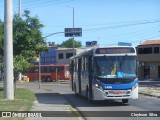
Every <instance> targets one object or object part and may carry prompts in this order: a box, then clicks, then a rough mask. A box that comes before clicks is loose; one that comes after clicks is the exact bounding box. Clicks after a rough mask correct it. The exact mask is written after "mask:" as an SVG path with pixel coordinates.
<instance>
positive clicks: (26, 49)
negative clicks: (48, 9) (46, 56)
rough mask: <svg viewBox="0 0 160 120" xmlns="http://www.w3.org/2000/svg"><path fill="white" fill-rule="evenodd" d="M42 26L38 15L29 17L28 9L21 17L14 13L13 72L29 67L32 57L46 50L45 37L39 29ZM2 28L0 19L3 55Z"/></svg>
mask: <svg viewBox="0 0 160 120" xmlns="http://www.w3.org/2000/svg"><path fill="white" fill-rule="evenodd" d="M43 27H44V25H43V24H41V23H40V20H39V19H38V16H34V17H31V16H30V11H29V10H25V11H24V14H23V15H22V17H20V16H19V15H18V14H14V17H13V54H14V71H15V72H19V71H20V72H22V71H24V70H25V69H26V68H27V67H29V65H30V64H29V63H31V60H32V58H33V57H35V56H36V57H37V56H39V55H40V54H41V53H42V52H44V51H47V50H48V48H47V45H46V43H45V39H44V38H43V37H42V32H41V29H42V28H43ZM3 28H4V23H3V22H2V21H1V20H0V55H3V35H4V29H3ZM1 66H3V65H1Z"/></svg>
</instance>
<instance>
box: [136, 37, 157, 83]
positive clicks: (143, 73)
mask: <svg viewBox="0 0 160 120" xmlns="http://www.w3.org/2000/svg"><path fill="white" fill-rule="evenodd" d="M137 58H138V61H139V66H138V77H139V78H140V79H154V80H155V79H156V80H160V40H147V41H145V42H143V43H142V44H140V45H138V46H137Z"/></svg>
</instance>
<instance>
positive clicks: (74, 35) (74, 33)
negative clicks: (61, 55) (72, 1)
mask: <svg viewBox="0 0 160 120" xmlns="http://www.w3.org/2000/svg"><path fill="white" fill-rule="evenodd" d="M66 7H68V8H71V9H72V10H73V15H72V16H73V18H72V19H73V29H74V7H70V6H66ZM73 34H75V31H73ZM74 36H75V35H73V56H74V55H75V52H74V50H75V49H74V48H75V42H74Z"/></svg>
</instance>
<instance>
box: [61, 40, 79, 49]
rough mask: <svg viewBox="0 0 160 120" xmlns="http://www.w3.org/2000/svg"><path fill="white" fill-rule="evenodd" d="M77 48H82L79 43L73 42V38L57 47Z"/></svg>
mask: <svg viewBox="0 0 160 120" xmlns="http://www.w3.org/2000/svg"><path fill="white" fill-rule="evenodd" d="M73 46H74V48H78V47H82V44H81V42H80V41H76V40H73V38H71V39H68V40H66V41H63V42H62V44H60V45H58V47H65V48H73Z"/></svg>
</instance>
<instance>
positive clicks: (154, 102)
mask: <svg viewBox="0 0 160 120" xmlns="http://www.w3.org/2000/svg"><path fill="white" fill-rule="evenodd" d="M41 87H42V88H44V89H48V90H52V91H54V92H57V93H60V94H62V95H64V96H65V98H66V99H67V100H69V102H70V103H71V104H72V105H73V107H75V108H76V109H77V110H78V111H80V113H81V114H82V115H83V116H84V118H85V119H87V120H97V119H98V120H107V119H109V120H117V119H118V120H124V119H126V120H130V119H138V120H139V119H140V120H143V119H144V120H151V119H152V120H159V119H160V117H139V118H137V117H135V116H136V115H137V114H139V113H140V114H142V115H145V114H146V113H143V112H144V111H149V112H147V116H148V114H150V113H151V115H152V113H155V112H154V111H159V112H160V98H155V97H149V96H144V95H139V99H138V100H130V101H129V103H128V104H123V103H122V102H121V101H105V102H104V101H99V102H96V103H93V104H92V103H89V102H88V101H87V100H86V99H85V98H83V97H81V96H76V95H74V92H73V91H71V89H70V86H69V84H52V83H43V84H42V85H41ZM103 111H105V112H103ZM106 111H109V112H110V111H111V112H112V111H114V112H112V117H109V116H108V115H107V114H106ZM123 111H128V112H124V113H123ZM114 113H115V114H114ZM121 114H122V117H121ZM123 114H124V115H125V114H126V115H127V116H129V117H123ZM114 115H115V116H118V117H113V116H114ZM132 115H133V117H131V116H132Z"/></svg>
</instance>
